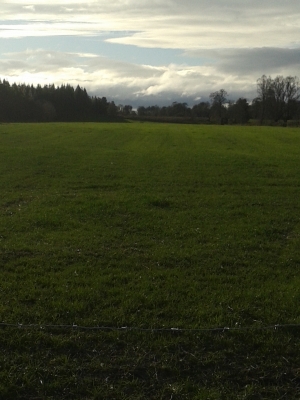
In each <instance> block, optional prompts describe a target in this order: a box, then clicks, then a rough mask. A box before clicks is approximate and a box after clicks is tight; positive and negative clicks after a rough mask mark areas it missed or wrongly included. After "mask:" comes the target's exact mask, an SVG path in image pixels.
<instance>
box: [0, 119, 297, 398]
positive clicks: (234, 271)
mask: <svg viewBox="0 0 300 400" xmlns="http://www.w3.org/2000/svg"><path fill="white" fill-rule="evenodd" d="M0 171H1V176H0V190H1V198H0V266H1V270H0V274H1V281H0V300H1V301H0V322H2V323H5V324H23V325H29V324H35V325H38V326H40V328H38V327H32V328H28V327H27V328H16V327H8V326H7V327H3V329H2V330H1V331H0V346H1V353H0V397H1V398H5V399H10V398H11V399H13V398H14V399H15V398H31V399H44V398H53V399H59V398H70V399H75V398H80V399H94V398H95V399H102V398H103V399H106V398H111V399H144V398H145V399H231V398H232V399H236V398H241V399H257V398H263V399H271V398H272V399H273V398H274V399H279V398H287V399H294V398H295V399H298V398H299V397H300V341H299V334H300V327H299V328H298V327H285V328H277V329H264V328H266V327H268V326H270V325H277V324H279V325H286V324H289V325H290V324H291V325H298V324H299V325H300V313H299V301H300V201H299V199H300V131H299V130H297V129H286V128H267V127H231V126H196V125H195V126H193V125H172V124H150V123H128V124H26V125H25V124H2V125H0ZM46 325H80V326H85V327H95V326H106V327H112V328H116V327H124V326H126V327H131V328H143V329H150V331H139V330H123V331H101V330H83V329H76V328H74V329H72V328H68V327H66V328H62V327H60V328H54V327H46ZM220 327H228V328H239V329H240V330H230V329H229V330H227V329H226V330H224V331H222V330H221V331H201V330H200V329H202V328H205V329H206V328H220ZM160 328H162V329H163V328H164V329H168V328H180V329H191V330H192V331H185V332H181V331H178V332H177V331H174V330H173V331H155V330H154V331H151V329H160ZM193 329H199V331H193Z"/></svg>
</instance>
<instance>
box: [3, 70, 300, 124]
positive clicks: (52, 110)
mask: <svg viewBox="0 0 300 400" xmlns="http://www.w3.org/2000/svg"><path fill="white" fill-rule="evenodd" d="M256 84H257V97H256V98H254V99H253V100H251V101H249V100H248V99H246V98H244V97H240V98H238V99H237V100H235V101H233V100H230V99H229V96H228V93H227V91H226V90H225V89H220V90H219V91H216V92H213V93H211V94H210V96H209V99H210V101H202V102H200V103H198V104H195V105H194V106H192V107H189V106H188V104H187V103H180V102H173V103H172V104H171V105H169V106H163V107H159V106H157V105H153V106H148V107H144V106H140V107H138V108H137V111H135V110H133V107H132V106H131V105H128V104H127V105H122V104H119V105H116V104H115V102H114V101H108V100H107V98H106V97H101V98H100V97H97V96H89V94H88V93H87V91H86V89H85V88H81V87H80V86H79V85H78V86H77V87H76V88H75V89H74V87H72V86H71V85H69V84H67V85H61V86H55V85H45V86H43V87H42V86H41V85H37V86H36V87H34V86H33V85H26V84H16V83H14V84H10V83H9V82H8V81H6V80H0V122H47V121H49V122H50V121H58V122H64V121H66V122H68V121H70V122H71V121H72V122H76V121H109V120H121V119H124V118H133V119H139V120H150V121H151V120H152V121H161V122H163V121H166V122H192V123H214V124H251V125H278V126H286V125H289V126H298V125H299V119H300V101H299V98H300V84H299V79H298V78H297V77H292V76H287V77H283V76H276V77H275V78H271V77H270V76H269V77H267V76H266V75H263V76H262V77H261V78H259V79H258V80H257V82H256Z"/></svg>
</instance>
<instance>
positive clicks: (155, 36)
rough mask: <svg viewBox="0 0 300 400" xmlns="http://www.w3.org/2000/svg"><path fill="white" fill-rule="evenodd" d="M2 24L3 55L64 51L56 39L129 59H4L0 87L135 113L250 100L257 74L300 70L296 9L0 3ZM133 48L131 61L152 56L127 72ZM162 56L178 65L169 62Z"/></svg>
mask: <svg viewBox="0 0 300 400" xmlns="http://www.w3.org/2000/svg"><path fill="white" fill-rule="evenodd" d="M1 17H2V22H1V23H0V40H2V41H5V43H6V44H7V48H9V43H12V42H13V39H14V38H36V40H37V39H38V38H43V39H44V38H45V40H46V38H47V39H49V38H52V39H53V40H55V38H56V40H57V47H56V49H58V48H59V49H61V47H60V46H59V42H60V38H61V37H73V38H74V43H76V39H77V38H82V37H89V38H90V37H95V43H96V42H97V40H99V42H98V43H100V42H101V43H102V44H103V41H104V40H105V43H104V44H105V45H106V46H111V48H115V49H116V48H118V49H120V48H121V47H122V48H124V49H126V50H123V51H122V52H120V54H122V55H120V56H119V57H118V56H116V53H114V55H109V54H108V56H106V57H104V56H101V55H99V54H101V52H100V51H99V50H98V49H96V47H95V49H94V52H93V51H92V49H91V48H89V49H88V50H85V49H84V48H82V50H81V51H77V50H78V49H76V51H75V50H74V51H63V50H60V51H58V50H55V46H52V47H51V48H50V47H49V46H50V45H48V48H47V47H46V45H45V47H44V48H41V47H40V44H39V46H38V47H34V46H29V47H28V46H26V47H24V48H23V49H22V50H21V51H14V50H13V49H10V51H11V52H10V53H8V52H7V54H3V55H2V58H1V60H0V75H1V77H2V78H3V77H5V78H9V80H10V81H18V82H20V81H24V82H25V81H26V82H28V83H42V84H43V83H52V82H53V83H56V84H61V83H66V82H68V83H70V84H73V85H77V84H80V85H82V86H85V87H86V88H87V89H89V91H90V92H91V91H92V92H93V93H96V94H99V95H101V94H103V95H106V96H107V97H111V98H116V99H119V100H120V101H123V100H124V99H131V100H132V103H138V102H140V103H143V102H144V103H146V102H151V103H153V102H157V103H163V102H168V101H175V100H176V101H181V100H183V99H185V101H186V100H188V102H192V101H195V99H198V100H199V98H201V99H206V98H208V95H209V94H210V93H211V92H213V91H215V90H219V89H220V88H224V89H226V90H227V91H228V92H229V94H230V95H231V97H232V98H236V97H238V96H246V97H248V98H252V97H254V96H255V91H256V85H255V83H256V79H257V78H258V77H260V76H261V75H262V74H266V75H269V74H270V75H279V74H282V75H285V76H286V75H297V74H298V71H299V66H300V65H299V64H300V39H299V38H300V26H299V21H300V2H299V0H285V1H278V2H275V1H274V0H260V1H258V0H243V1H241V0H203V1H199V0H189V1H186V2H183V1H182V0H152V1H151V2H150V1H149V0H147V1H146V0H115V1H113V2H108V1H107V0H105V1H104V0H90V1H87V2H83V1H82V0H70V1H68V0H52V1H51V2H50V1H43V0H33V1H30V2H29V3H28V2H27V1H26V0H5V1H3V0H2V3H1ZM96 39H97V40H96ZM24 41H25V39H24ZM20 42H21V41H20ZM30 43H32V42H30ZM39 43H40V42H39ZM48 43H49V42H48ZM95 46H96V44H95ZM118 46H119V47H118ZM132 46H134V48H135V51H136V53H135V55H138V51H139V50H140V52H141V54H142V52H145V51H146V50H147V49H152V50H151V57H152V63H151V60H150V57H149V58H147V65H146V62H144V64H143V62H142V61H141V60H140V59H139V60H137V61H136V62H134V61H133V58H130V62H129V57H128V58H126V52H127V53H128V55H129V54H132ZM19 47H20V46H19ZM169 49H174V50H177V51H178V53H181V54H182V57H181V58H182V62H181V61H180V60H179V58H180V57H177V58H176V61H174V60H172V61H171V62H170V60H169V59H168V61H167V58H166V57H165V58H164V55H163V52H164V51H165V52H166V53H167V52H168V51H169ZM25 50H26V51H25ZM156 50H157V51H156ZM158 50H160V51H158ZM155 51H156V52H155ZM87 53H89V54H87ZM143 54H145V53H143ZM149 54H150V53H149ZM155 54H156V56H155ZM168 54H170V53H168ZM106 55H107V54H106ZM155 57H156V58H155Z"/></svg>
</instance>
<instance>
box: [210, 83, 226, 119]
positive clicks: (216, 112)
mask: <svg viewBox="0 0 300 400" xmlns="http://www.w3.org/2000/svg"><path fill="white" fill-rule="evenodd" d="M227 95H228V93H227V92H226V90H224V89H221V90H219V91H217V92H213V93H211V94H210V95H209V98H210V101H211V116H212V118H213V119H217V120H219V122H220V123H223V122H224V117H225V115H226V109H225V107H224V105H225V103H227Z"/></svg>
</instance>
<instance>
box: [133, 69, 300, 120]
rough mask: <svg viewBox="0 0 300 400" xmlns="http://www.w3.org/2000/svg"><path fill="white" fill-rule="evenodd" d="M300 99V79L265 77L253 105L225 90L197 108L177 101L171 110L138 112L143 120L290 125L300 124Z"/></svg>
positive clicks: (258, 88) (157, 109)
mask: <svg viewBox="0 0 300 400" xmlns="http://www.w3.org/2000/svg"><path fill="white" fill-rule="evenodd" d="M299 98H300V84H299V79H298V78H297V77H292V76H288V77H283V76H277V77H276V78H274V79H272V78H271V77H267V76H266V75H263V76H262V77H261V78H259V79H258V80H257V97H256V98H254V99H253V100H252V101H251V102H249V101H248V100H247V99H246V98H243V97H240V98H239V99H237V100H236V101H231V100H229V99H228V93H227V92H226V90H224V89H221V90H219V91H216V92H213V93H211V94H210V96H209V99H210V101H203V102H200V103H199V104H196V105H194V106H193V107H188V106H187V104H186V103H176V102H175V103H173V104H172V105H171V106H168V107H158V106H150V107H139V108H138V110H137V113H138V116H139V117H142V118H149V119H151V118H154V119H155V118H156V119H164V118H165V119H171V118H172V117H181V118H183V119H185V120H188V119H191V120H196V121H198V122H201V121H202V122H204V123H205V122H212V123H221V124H226V123H230V124H246V123H253V124H260V125H261V124H266V125H286V124H287V121H289V122H290V123H292V122H294V123H295V124H298V120H299V119H300V101H299Z"/></svg>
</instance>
